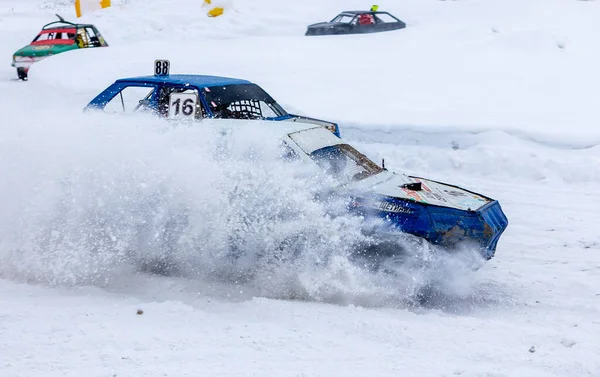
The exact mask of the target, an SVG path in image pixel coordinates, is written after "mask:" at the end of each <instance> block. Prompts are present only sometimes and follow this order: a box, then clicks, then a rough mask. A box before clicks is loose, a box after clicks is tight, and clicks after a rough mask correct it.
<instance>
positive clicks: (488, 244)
mask: <svg viewBox="0 0 600 377" xmlns="http://www.w3.org/2000/svg"><path fill="white" fill-rule="evenodd" d="M376 203H377V204H376V206H375V207H376V208H377V207H378V208H377V209H374V207H373V206H372V205H371V206H370V207H371V208H370V209H366V206H365V207H361V206H360V205H359V207H357V208H358V209H360V211H361V212H363V213H368V214H369V215H371V216H375V217H377V218H380V219H384V224H385V225H384V227H385V229H382V231H383V232H385V233H386V234H388V235H389V233H390V232H394V231H399V232H403V233H409V234H412V235H415V236H417V237H421V238H423V239H425V240H427V241H428V242H430V243H431V244H434V245H440V246H442V247H444V248H446V249H450V250H456V249H459V248H460V247H461V246H465V247H475V248H477V249H478V251H479V252H480V254H481V256H482V257H483V258H485V259H487V260H489V259H491V258H493V257H494V255H495V252H496V247H497V246H498V240H499V239H500V236H501V235H502V233H503V232H504V230H505V229H506V227H507V226H508V219H507V218H506V216H505V214H504V212H503V211H502V207H501V206H500V203H499V202H497V201H491V202H490V203H488V204H486V205H485V206H484V207H482V208H480V209H478V210H477V211H466V210H459V209H455V208H448V207H439V206H433V205H427V204H422V203H415V202H411V201H407V200H401V199H396V198H379V199H378V200H377V201H376Z"/></svg>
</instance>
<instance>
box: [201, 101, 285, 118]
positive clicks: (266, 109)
mask: <svg viewBox="0 0 600 377" xmlns="http://www.w3.org/2000/svg"><path fill="white" fill-rule="evenodd" d="M211 106H212V111H213V113H214V114H215V118H220V119H261V118H270V117H273V118H275V117H277V116H278V115H277V113H275V111H273V109H272V108H271V107H270V106H269V105H268V104H267V103H266V102H263V101H258V100H238V101H234V102H231V103H221V104H217V103H215V102H214V101H213V102H211Z"/></svg>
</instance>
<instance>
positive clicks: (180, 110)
mask: <svg viewBox="0 0 600 377" xmlns="http://www.w3.org/2000/svg"><path fill="white" fill-rule="evenodd" d="M197 104H198V95H197V94H196V93H172V94H171V95H170V96H169V118H179V119H181V118H184V119H185V118H194V117H195V116H196V105H197Z"/></svg>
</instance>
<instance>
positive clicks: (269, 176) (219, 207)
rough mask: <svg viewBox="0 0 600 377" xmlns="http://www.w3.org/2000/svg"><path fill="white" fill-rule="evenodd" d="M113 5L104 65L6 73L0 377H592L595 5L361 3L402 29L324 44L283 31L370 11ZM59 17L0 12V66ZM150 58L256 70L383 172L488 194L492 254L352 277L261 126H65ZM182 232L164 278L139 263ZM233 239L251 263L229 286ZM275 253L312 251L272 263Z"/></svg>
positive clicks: (311, 184) (337, 3)
mask: <svg viewBox="0 0 600 377" xmlns="http://www.w3.org/2000/svg"><path fill="white" fill-rule="evenodd" d="M113 3H114V4H115V6H114V7H113V8H112V9H109V10H106V11H104V12H97V13H93V14H90V15H87V16H85V17H84V19H83V21H85V22H91V23H94V24H96V26H98V28H99V29H100V31H101V32H102V33H103V35H104V36H105V37H106V39H107V41H108V43H109V44H110V47H109V48H108V49H106V50H102V51H100V50H96V51H78V52H75V53H72V54H71V53H67V54H63V55H60V56H56V57H53V58H52V59H48V60H46V61H44V62H42V63H40V64H39V65H37V66H35V67H34V68H33V69H32V70H31V80H30V81H29V82H27V83H22V82H17V81H14V80H13V78H14V76H15V74H14V71H13V69H12V68H11V67H9V66H8V63H7V64H4V65H2V66H0V93H2V95H1V101H0V110H1V111H2V114H3V115H2V121H1V122H0V176H2V177H4V180H3V181H0V209H1V211H0V340H1V341H0V376H5V375H6V376H23V377H38V376H39V377H41V376H44V377H46V376H81V375H86V376H98V377H100V376H102V377H104V376H137V375H140V376H141V375H144V376H174V377H175V376H177V377H180V376H197V375H211V376H213V375H214V376H240V375H256V376H264V375H277V376H329V375H336V376H365V375H378V376H388V375H389V376H392V375H394V376H396V375H399V374H406V375H410V376H473V377H475V376H489V377H492V376H493V377H499V376H511V377H513V376H528V377H529V376H536V377H537V376H557V377H558V376H560V377H564V376H578V377H579V376H600V362H599V361H598V357H597V355H599V354H600V342H599V341H598V338H599V335H598V334H600V321H599V320H598V318H600V303H599V297H600V296H599V295H600V290H599V288H598V287H600V258H599V253H600V235H599V233H598V231H597V224H599V223H600V200H599V199H598V198H597V193H598V192H599V190H600V147H599V145H600V132H599V131H598V127H597V124H598V122H599V121H600V118H599V117H598V114H599V113H598V111H597V109H596V108H597V104H598V101H599V100H600V97H598V92H597V90H596V89H595V88H597V87H599V86H600V82H599V81H598V80H599V76H598V75H597V74H596V70H597V67H598V65H599V63H600V55H598V53H597V49H594V48H593V46H595V44H596V39H597V38H596V36H595V34H594V31H598V27H597V19H599V18H600V6H599V5H600V3H598V2H592V1H587V2H582V1H567V0H550V1H549V0H544V1H542V0H527V1H525V0H502V1H501V0H490V1H453V2H449V1H437V0H406V1H402V2H389V3H380V6H381V7H382V9H383V8H385V9H386V10H389V11H391V12H392V13H394V14H395V15H397V16H398V17H400V18H402V19H403V20H405V21H407V23H408V28H407V29H405V30H403V31H401V32H397V33H388V34H380V35H373V36H367V37H365V36H359V37H340V38H328V37H325V38H305V37H303V36H302V34H303V32H304V27H305V26H306V25H307V24H309V23H312V22H316V21H319V20H322V19H328V18H331V17H333V15H335V14H336V13H337V12H338V11H339V10H341V9H342V8H363V7H365V6H368V5H370V4H364V2H362V1H354V0H352V1H349V0H344V1H342V0H329V1H327V2H325V3H324V2H322V1H317V0H306V1H302V2H285V1H279V0H255V1H252V2H250V1H241V0H237V1H236V6H235V10H234V11H232V12H231V13H230V14H229V15H226V16H227V17H222V18H218V19H211V20H209V19H208V18H205V17H204V16H203V15H202V12H203V10H202V9H201V8H200V3H201V1H192V0H168V1H142V0H130V1H126V0H122V1H118V0H113ZM55 12H58V13H60V14H61V15H63V16H65V17H66V18H73V10H72V9H71V7H70V6H68V2H67V1H50V0H40V1H24V0H19V1H17V0H13V1H10V0H4V1H2V2H0V41H1V42H2V43H0V55H1V56H4V57H5V58H6V61H7V62H8V61H9V57H10V55H11V54H12V52H13V51H15V50H17V49H18V48H20V47H21V46H22V45H23V44H25V43H27V42H28V41H29V40H30V39H31V38H32V37H33V35H34V33H35V32H37V31H38V29H39V27H40V26H41V25H42V24H44V23H47V22H49V21H51V20H53V19H54V16H53V13H55ZM596 34H597V33H596ZM158 57H160V58H169V59H170V60H171V62H172V70H173V72H182V73H184V72H185V73H198V74H217V75H225V76H233V77H241V78H248V79H251V80H253V81H255V82H257V83H258V84H260V85H261V86H263V87H264V88H265V89H266V90H267V91H268V92H269V93H271V94H272V95H273V96H274V97H275V98H276V99H277V100H278V101H280V102H281V103H282V104H283V105H284V106H285V107H286V108H287V109H288V110H290V111H292V112H297V113H301V114H306V115H310V116H315V117H320V118H324V119H330V120H332V121H338V122H339V123H340V125H341V130H342V135H343V136H344V137H346V138H347V139H348V140H349V141H351V142H352V143H353V144H354V145H356V146H358V147H359V149H360V150H361V151H364V152H365V153H366V154H368V155H369V156H370V157H371V158H372V159H374V160H375V161H380V160H381V159H382V158H385V161H386V166H387V167H388V168H390V169H391V170H398V171H402V172H405V173H408V174H413V175H420V176H426V177H429V178H432V179H436V180H441V181H446V182H449V183H454V184H458V185H461V186H464V187H465V188H468V189H473V190H476V191H478V192H482V193H484V194H486V195H489V196H491V197H493V198H496V199H499V200H500V202H501V204H502V206H503V208H504V210H505V212H506V214H507V216H508V218H509V221H510V224H509V227H508V229H507V231H506V233H505V234H504V235H503V237H502V239H501V240H500V243H499V247H498V251H497V254H496V257H495V258H494V259H493V260H491V261H490V262H488V263H487V264H486V265H484V266H483V267H482V268H481V269H480V270H479V271H478V272H476V273H472V272H466V271H465V270H463V269H461V268H457V264H458V266H461V265H460V263H458V262H457V261H456V260H454V259H448V260H443V261H441V262H444V263H439V264H438V266H437V268H435V269H429V270H418V269H415V270H411V271H406V274H405V275H403V276H401V277H399V278H394V279H391V278H390V277H389V276H383V275H377V274H370V273H367V272H365V271H363V270H361V269H358V268H356V266H352V265H351V264H350V263H348V260H347V258H346V256H347V254H346V252H347V248H348V247H351V245H352V244H353V243H359V242H362V241H364V240H363V239H362V238H361V237H360V236H359V235H358V228H357V224H356V222H355V219H353V218H351V217H345V216H341V217H338V218H330V217H327V216H325V215H324V214H326V213H329V212H331V211H335V210H336V208H335V205H333V206H323V205H322V204H320V203H315V202H314V201H312V200H310V194H311V192H312V191H311V190H315V189H316V188H317V187H318V184H321V183H322V182H321V181H319V180H318V179H317V182H315V175H314V174H315V173H314V172H312V171H305V170H302V169H300V168H299V167H298V169H292V170H290V169H286V168H284V167H282V166H281V163H280V162H278V161H277V160H276V159H275V158H274V157H275V149H273V148H269V147H268V146H266V145H265V144H264V142H263V141H264V140H263V138H261V135H260V134H258V135H257V134H252V132H250V131H249V132H248V133H246V134H244V135H241V136H240V139H238V140H237V142H238V144H236V146H237V147H238V148H232V149H230V150H229V151H230V153H229V154H225V155H222V154H221V155H220V154H219V153H222V152H223V149H222V148H221V147H223V146H222V145H219V144H218V143H217V142H216V141H215V138H214V137H213V136H214V135H211V133H210V129H209V127H202V126H200V127H198V128H191V127H190V128H188V127H177V128H175V129H170V128H169V129H167V128H166V127H165V124H164V123H162V122H161V121H159V120H156V119H150V118H144V117H130V118H127V117H125V118H119V117H109V116H106V117H105V116H95V115H89V114H81V112H80V110H81V109H82V108H83V106H85V104H86V103H87V102H88V101H89V100H90V99H91V98H93V97H94V96H95V95H96V94H97V93H98V92H99V91H100V90H102V89H103V88H104V87H106V86H107V85H108V84H110V83H111V82H113V81H114V80H115V79H117V78H120V77H123V76H137V75H146V74H149V73H150V68H151V61H153V60H154V59H155V58H158ZM217 151H220V152H219V153H216V152H217ZM232 151H234V152H232ZM223 157H227V158H223ZM257 165H258V166H259V167H257ZM265 182H268V184H266V185H265ZM231 198H233V199H234V200H233V202H232V201H230V199H231ZM334 204H335V203H334ZM181 213H186V214H187V215H188V217H187V223H185V224H183V223H181V222H180V223H178V222H177V220H178V219H181V218H179V217H177V214H181ZM256 213H261V214H262V215H261V216H256ZM282 218H284V219H285V221H281V219H282ZM232 224H233V225H234V226H231V225H232ZM184 225H185V226H184ZM178 226H181V227H182V228H184V229H185V231H186V232H188V233H187V234H186V237H184V238H183V239H184V242H183V243H181V244H179V245H177V246H176V250H174V251H176V253H175V255H176V256H177V258H176V263H175V266H176V267H177V269H176V270H170V271H169V269H168V268H167V269H166V270H165V271H163V272H170V276H162V275H155V274H149V273H145V272H143V271H142V270H143V268H142V267H143V266H145V267H148V264H149V262H152V261H153V260H156V259H160V258H161V257H162V256H164V254H165V249H164V248H163V247H162V246H161V245H162V244H161V242H163V241H165V240H166V239H167V238H168V235H167V234H165V232H164V229H166V228H169V227H170V229H175V230H177V229H179V230H181V228H178ZM140 229H142V230H143V231H140ZM232 229H233V230H232ZM140 234H141V235H144V236H145V238H144V239H141V238H143V237H141V236H140ZM140 237H141V238H140ZM290 239H296V240H297V241H296V242H292V243H289V240H290ZM231 240H235V242H233V244H234V245H235V246H237V247H238V248H242V249H243V250H244V251H245V252H246V253H245V254H244V255H246V256H248V258H246V259H243V260H239V261H238V262H239V264H237V265H235V267H236V268H233V269H229V270H228V269H227V268H225V266H228V264H227V262H231V261H230V260H228V259H227V257H228V255H227V252H226V251H227V250H228V248H227V247H228V246H230V244H229V242H230V241H231ZM286 242H288V244H290V245H292V247H291V249H293V250H296V251H297V250H301V251H303V252H304V253H305V255H307V257H306V258H305V259H300V260H296V261H295V262H294V263H286V259H285V257H286V256H289V255H286V254H285V253H281V251H282V248H280V247H279V245H281V244H285V243H286ZM283 250H287V251H289V250H290V248H287V249H286V248H283ZM199 251H200V252H199ZM169 252H170V253H172V252H173V250H170V251H169ZM259 255H260V256H262V257H264V256H265V255H267V256H268V257H272V258H270V259H269V258H267V261H268V263H262V262H257V261H259V260H260V259H259V258H257V257H258V256H259ZM325 256H326V257H325ZM263 260H264V259H263ZM282 260H283V261H284V262H281V261H282ZM325 261H327V263H325ZM150 264H151V263H150ZM229 265H231V264H229ZM167 267H169V266H167ZM248 269H252V270H253V271H254V274H246V273H244V272H247V270H248ZM167 275H169V274H167ZM137 309H143V314H141V315H138V314H136V311H137Z"/></svg>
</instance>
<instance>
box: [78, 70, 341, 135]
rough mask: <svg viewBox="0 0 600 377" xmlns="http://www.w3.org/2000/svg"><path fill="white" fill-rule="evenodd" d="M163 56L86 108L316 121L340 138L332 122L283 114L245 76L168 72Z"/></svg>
mask: <svg viewBox="0 0 600 377" xmlns="http://www.w3.org/2000/svg"><path fill="white" fill-rule="evenodd" d="M169 67H170V63H169V62H168V61H167V60H157V61H156V62H155V74H154V76H144V77H133V78H124V79H120V80H117V81H116V82H114V83H113V84H112V85H110V86H109V87H108V88H106V89H105V90H104V91H102V92H101V93H100V94H98V95H97V96H96V98H94V99H93V100H92V101H91V102H90V103H89V104H88V105H87V106H86V108H85V109H86V110H91V109H97V110H104V111H108V112H113V113H114V112H117V113H122V112H125V113H128V112H136V111H150V112H152V113H154V114H157V115H158V116H161V117H164V118H168V119H196V120H201V119H205V118H216V119H246V120H248V119H251V120H254V119H255V120H271V121H288V122H299V123H308V124H314V125H319V126H322V127H325V128H326V129H328V130H329V131H331V132H333V133H334V134H335V135H336V136H338V137H340V130H339V127H338V125H337V124H336V123H333V122H328V121H324V120H320V119H315V118H309V117H305V116H300V115H294V114H289V113H288V112H287V111H285V109H284V108H283V107H282V106H281V105H279V104H278V103H277V101H275V100H274V99H273V97H271V96H270V95H269V94H268V93H267V92H265V91H264V90H263V89H262V88H261V87H260V86H258V85H256V84H254V83H252V82H250V81H246V80H241V79H236V78H229V77H218V76H205V75H171V74H169Z"/></svg>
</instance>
